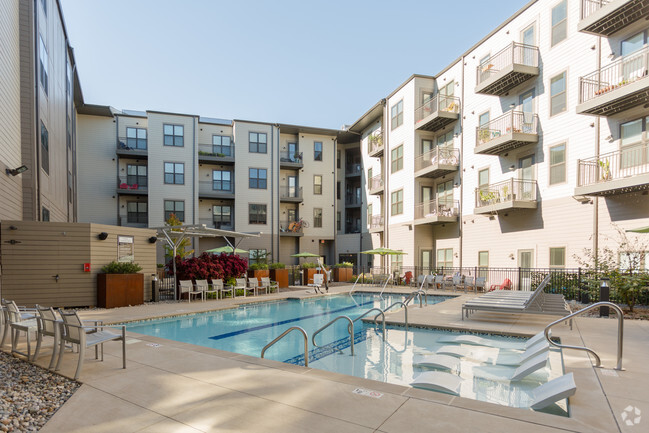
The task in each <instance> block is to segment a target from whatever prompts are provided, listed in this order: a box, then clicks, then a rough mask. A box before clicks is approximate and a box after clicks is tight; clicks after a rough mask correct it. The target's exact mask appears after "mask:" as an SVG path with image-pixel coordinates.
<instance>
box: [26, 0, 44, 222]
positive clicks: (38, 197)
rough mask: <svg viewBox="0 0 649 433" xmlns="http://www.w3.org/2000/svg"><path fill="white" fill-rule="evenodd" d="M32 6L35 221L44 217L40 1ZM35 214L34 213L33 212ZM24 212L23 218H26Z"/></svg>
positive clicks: (34, 2)
mask: <svg viewBox="0 0 649 433" xmlns="http://www.w3.org/2000/svg"><path fill="white" fill-rule="evenodd" d="M32 7H33V9H32V10H33V16H34V33H33V34H34V68H35V69H36V79H35V80H34V84H35V86H34V120H35V122H34V123H35V125H34V127H35V128H36V131H35V134H34V138H35V142H36V146H35V147H36V160H35V162H36V163H35V164H34V171H35V172H36V188H34V189H35V191H36V194H35V195H36V218H34V221H41V220H42V218H43V214H42V212H41V165H40V153H41V152H40V145H39V144H40V139H39V138H38V137H39V129H40V120H41V119H40V117H39V112H38V84H39V76H38V74H39V67H38V65H39V58H38V50H39V49H40V45H39V44H38V42H39V39H38V36H39V35H38V16H37V15H38V12H36V11H37V10H38V3H37V0H34V1H33V2H32ZM32 161H34V159H32ZM33 200H34V199H33V198H32V203H33ZM32 215H33V214H32ZM24 217H25V216H24V214H23V218H24Z"/></svg>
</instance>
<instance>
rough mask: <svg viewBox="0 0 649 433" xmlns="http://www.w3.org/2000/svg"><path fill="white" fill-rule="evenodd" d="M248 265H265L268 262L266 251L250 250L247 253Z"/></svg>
mask: <svg viewBox="0 0 649 433" xmlns="http://www.w3.org/2000/svg"><path fill="white" fill-rule="evenodd" d="M248 258H249V260H248V264H250V265H254V264H257V263H267V262H268V260H267V259H268V251H266V249H263V248H262V249H254V248H253V249H251V250H250V251H249V253H248Z"/></svg>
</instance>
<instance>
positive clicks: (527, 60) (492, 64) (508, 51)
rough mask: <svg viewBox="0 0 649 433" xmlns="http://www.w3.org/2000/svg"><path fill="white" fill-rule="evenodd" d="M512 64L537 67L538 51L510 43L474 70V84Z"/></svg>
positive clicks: (480, 82) (485, 79)
mask: <svg viewBox="0 0 649 433" xmlns="http://www.w3.org/2000/svg"><path fill="white" fill-rule="evenodd" d="M513 64H518V65H525V66H532V67H535V68H538V66H539V49H538V47H535V46H533V45H525V44H521V43H518V42H512V43H511V44H509V45H508V46H507V47H505V48H504V49H502V50H500V51H499V52H497V53H496V54H494V55H493V56H491V57H489V59H487V60H485V61H484V62H483V63H482V64H480V65H478V66H477V68H476V82H477V83H478V85H480V84H482V83H483V82H485V81H487V80H488V79H490V78H491V77H492V76H494V75H496V74H497V73H499V72H500V71H502V70H503V69H505V68H507V67H508V66H511V65H513Z"/></svg>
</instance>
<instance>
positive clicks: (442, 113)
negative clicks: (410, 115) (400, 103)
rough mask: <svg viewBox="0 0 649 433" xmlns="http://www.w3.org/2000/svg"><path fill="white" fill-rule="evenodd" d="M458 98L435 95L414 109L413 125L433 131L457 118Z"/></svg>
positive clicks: (458, 109)
mask: <svg viewBox="0 0 649 433" xmlns="http://www.w3.org/2000/svg"><path fill="white" fill-rule="evenodd" d="M459 112H460V98H457V97H455V96H445V95H439V94H438V95H435V96H434V97H433V98H432V99H429V100H428V101H426V102H424V104H423V105H422V106H421V107H419V108H417V109H416V110H415V127H416V128H417V129H425V130H427V131H435V130H437V129H440V128H443V127H444V126H446V125H448V124H449V123H451V122H453V121H455V120H457V118H458V113H459Z"/></svg>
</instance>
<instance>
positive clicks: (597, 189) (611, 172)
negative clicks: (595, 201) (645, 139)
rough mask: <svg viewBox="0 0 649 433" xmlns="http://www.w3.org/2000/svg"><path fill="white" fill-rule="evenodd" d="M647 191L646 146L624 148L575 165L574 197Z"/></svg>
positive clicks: (648, 147) (648, 158)
mask: <svg viewBox="0 0 649 433" xmlns="http://www.w3.org/2000/svg"><path fill="white" fill-rule="evenodd" d="M647 189H649V144H647V143H642V144H638V145H634V146H626V147H624V148H623V149H621V150H618V151H615V152H611V153H606V154H603V155H600V156H599V157H593V158H588V159H580V160H578V161H577V189H576V190H575V194H576V195H607V194H614V193H625V192H633V191H642V190H647Z"/></svg>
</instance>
